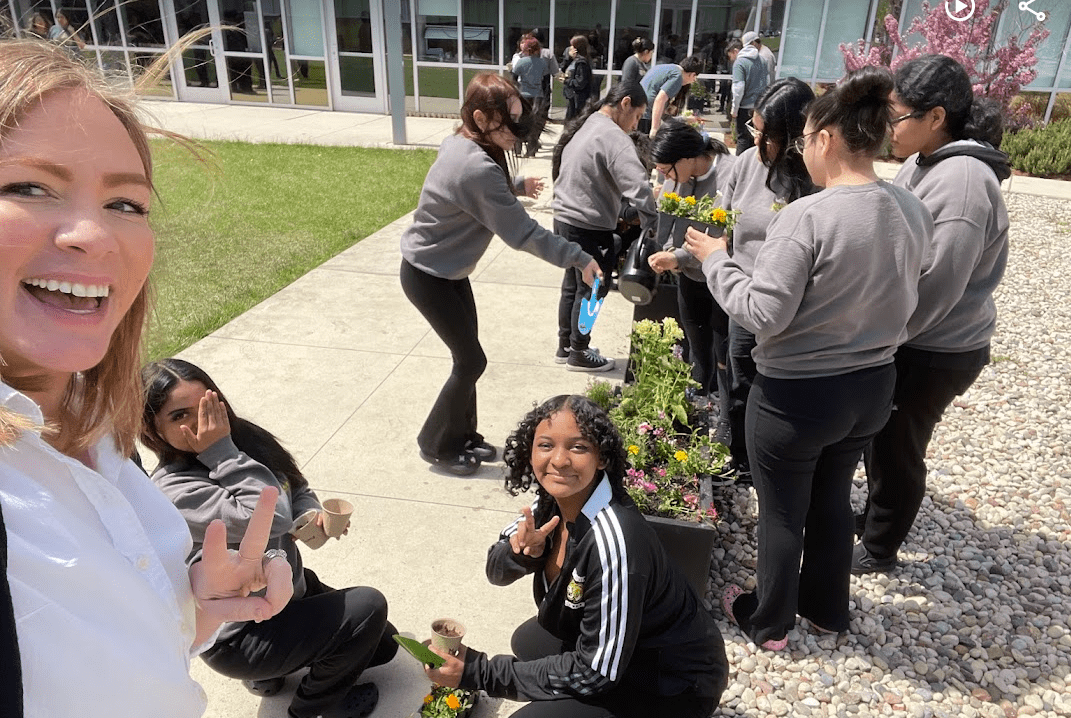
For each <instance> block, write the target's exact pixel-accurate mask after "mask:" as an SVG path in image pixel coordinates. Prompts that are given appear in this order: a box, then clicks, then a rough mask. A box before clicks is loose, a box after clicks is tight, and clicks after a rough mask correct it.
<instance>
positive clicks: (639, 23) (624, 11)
mask: <svg viewBox="0 0 1071 718" xmlns="http://www.w3.org/2000/svg"><path fill="white" fill-rule="evenodd" d="M654 9H655V6H654V3H653V2H649V1H648V0H620V2H619V3H618V4H617V17H616V18H615V19H616V21H617V28H616V30H615V31H614V48H613V49H614V69H615V70H620V69H621V66H622V65H623V64H624V63H625V60H626V59H628V58H629V57H630V56H631V55H632V41H633V40H635V39H636V38H638V37H645V38H647V39H648V40H650V41H651V42H654V24H655V16H654ZM699 12H700V16H702V12H703V11H702V10H700V11H699ZM697 28H698V26H697Z"/></svg>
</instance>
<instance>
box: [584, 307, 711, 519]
mask: <svg viewBox="0 0 1071 718" xmlns="http://www.w3.org/2000/svg"><path fill="white" fill-rule="evenodd" d="M683 338H684V333H683V332H682V331H681V329H680V327H679V326H678V325H677V322H676V321H675V320H674V319H672V318H667V319H663V320H662V322H661V323H657V322H653V321H651V320H644V321H640V322H636V324H634V325H633V329H632V355H631V361H632V371H633V375H634V377H635V381H634V382H633V383H632V384H628V385H626V386H624V387H622V389H621V391H620V392H617V391H615V390H614V388H613V386H612V385H611V384H610V383H609V382H606V381H596V382H593V383H592V384H591V386H590V387H589V388H588V392H587V396H588V398H590V399H592V401H595V402H597V403H599V404H600V405H604V406H605V404H604V402H608V403H609V406H610V411H609V414H610V420H611V421H613V422H614V425H615V426H616V427H617V429H618V431H619V432H620V433H621V438H622V439H623V440H624V444H625V448H626V451H627V455H628V462H629V467H628V469H627V470H626V472H625V474H626V476H625V485H626V488H627V489H628V492H629V495H630V496H631V497H632V500H633V501H634V502H635V503H636V505H637V506H638V507H639V509H640V511H641V512H643V513H645V514H650V515H653V516H664V517H668V518H679V519H685V520H692V521H702V522H707V523H713V522H714V521H715V520H716V518H717V514H716V512H714V511H713V509H712V508H711V507H707V506H704V505H703V501H701V500H700V497H699V479H700V477H701V476H703V475H705V474H712V473H714V472H716V471H717V470H719V469H720V468H721V467H722V465H723V464H724V463H725V460H726V458H727V457H728V455H729V451H728V449H727V448H726V447H725V446H723V445H722V444H719V443H717V442H714V441H712V440H711V438H710V433H709V430H708V429H707V427H706V426H705V425H702V422H693V421H692V417H691V416H690V415H689V414H690V408H691V406H690V404H689V403H688V400H687V398H686V397H685V390H686V389H687V388H688V387H694V386H697V384H696V383H695V382H694V381H693V380H692V378H691V367H690V366H689V365H688V363H687V362H685V361H684V360H683V359H682V358H681V347H680V344H679V342H680V340H681V339H683ZM693 424H696V425H695V426H693Z"/></svg>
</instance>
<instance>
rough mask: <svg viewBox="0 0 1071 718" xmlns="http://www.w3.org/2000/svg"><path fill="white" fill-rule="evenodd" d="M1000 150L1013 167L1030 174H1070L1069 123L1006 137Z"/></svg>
mask: <svg viewBox="0 0 1071 718" xmlns="http://www.w3.org/2000/svg"><path fill="white" fill-rule="evenodd" d="M1000 148H1001V149H1002V150H1004V151H1005V152H1007V153H1008V156H1009V157H1010V159H1011V164H1012V167H1014V168H1015V169H1017V170H1020V171H1022V172H1027V173H1029V174H1032V175H1039V176H1044V175H1057V174H1068V173H1071V120H1062V121H1060V122H1050V123H1049V124H1048V125H1045V126H1044V127H1039V128H1037V129H1025V130H1020V131H1019V132H1016V133H1014V134H1009V135H1005V137H1004V141H1003V142H1002V143H1001V146H1000Z"/></svg>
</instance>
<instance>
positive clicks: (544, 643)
mask: <svg viewBox="0 0 1071 718" xmlns="http://www.w3.org/2000/svg"><path fill="white" fill-rule="evenodd" d="M510 645H511V647H512V648H513V655H515V656H517V658H519V659H520V660H522V661H534V660H538V659H540V658H544V657H546V656H551V655H554V654H556V653H561V652H562V650H563V646H562V642H561V641H560V640H559V639H557V638H555V637H554V636H553V635H551V634H550V633H549V632H548V631H547V630H546V629H545V628H543V627H542V626H540V625H539V623H538V622H537V621H536V618H535V617H532V618H530V619H528V620H527V621H525V622H524V623H522V624H521V625H520V626H518V627H517V630H515V631H514V632H513V637H512V638H511V639H510ZM717 707H718V699H717V698H701V697H699V696H697V695H695V694H694V693H691V692H686V693H683V694H681V695H679V696H658V695H655V694H653V693H646V692H644V691H640V690H638V689H636V688H633V687H631V686H620V685H619V686H618V687H617V688H614V689H613V690H611V691H610V692H609V693H604V694H602V695H598V696H592V697H590V698H583V699H581V698H563V699H561V700H556V701H535V702H533V703H529V704H528V705H526V706H524V707H523V708H520V709H519V710H516V711H514V712H513V713H511V714H510V718H650V716H658V715H663V716H672V717H673V718H708V716H710V714H711V713H713V712H714V709H715V708H717Z"/></svg>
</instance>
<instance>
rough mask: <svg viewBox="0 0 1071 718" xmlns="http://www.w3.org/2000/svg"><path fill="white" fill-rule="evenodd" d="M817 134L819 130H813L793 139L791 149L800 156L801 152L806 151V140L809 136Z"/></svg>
mask: <svg viewBox="0 0 1071 718" xmlns="http://www.w3.org/2000/svg"><path fill="white" fill-rule="evenodd" d="M819 132H821V130H815V131H814V132H808V133H806V134H803V135H800V136H799V137H797V138H795V139H794V140H792V149H794V150H796V152H798V153H800V154H801V155H802V154H803V151H804V150H805V149H807V138H808V137H810V136H811V135H817V134H818V133H819Z"/></svg>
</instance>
